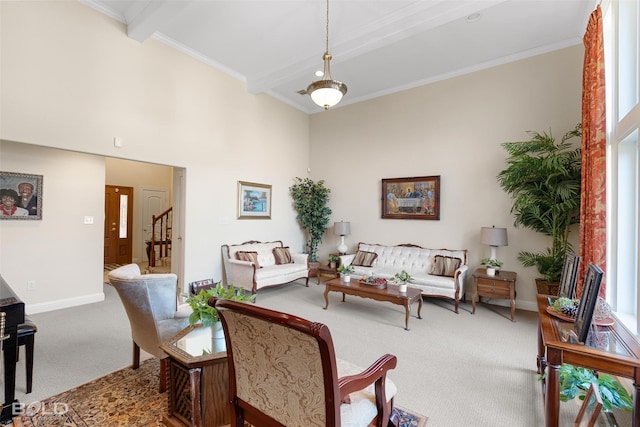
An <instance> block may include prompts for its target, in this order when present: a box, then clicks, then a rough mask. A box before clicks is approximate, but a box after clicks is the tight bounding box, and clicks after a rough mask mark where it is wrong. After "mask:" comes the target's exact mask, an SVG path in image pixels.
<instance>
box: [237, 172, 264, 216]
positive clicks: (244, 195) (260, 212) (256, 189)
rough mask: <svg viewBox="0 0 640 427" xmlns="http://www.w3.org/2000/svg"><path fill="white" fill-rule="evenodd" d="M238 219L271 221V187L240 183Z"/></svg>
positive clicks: (253, 183)
mask: <svg viewBox="0 0 640 427" xmlns="http://www.w3.org/2000/svg"><path fill="white" fill-rule="evenodd" d="M238 219H271V186H270V185H266V184H256V183H255V182H244V181H238Z"/></svg>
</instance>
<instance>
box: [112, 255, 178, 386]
mask: <svg viewBox="0 0 640 427" xmlns="http://www.w3.org/2000/svg"><path fill="white" fill-rule="evenodd" d="M109 283H111V284H112V285H113V287H114V288H115V289H116V291H117V292H118V295H119V296H120V299H121V300H122V304H123V305H124V309H125V311H126V312H127V317H128V318H129V324H130V325H131V337H132V339H133V369H138V367H139V366H140V349H143V350H144V351H146V352H147V353H149V354H151V355H153V356H155V357H157V358H159V359H160V362H161V363H160V392H161V393H162V392H164V391H165V390H166V387H167V357H168V356H167V354H166V353H164V352H163V351H162V350H160V344H161V343H162V342H164V341H166V340H168V339H169V338H171V337H172V336H174V335H175V334H177V333H178V332H179V331H181V330H182V329H184V328H186V327H187V326H188V325H189V318H188V315H187V316H185V314H184V313H179V312H178V311H177V308H178V307H177V298H176V296H177V293H178V289H177V287H178V277H177V276H176V275H175V274H172V273H169V274H141V273H140V268H139V267H138V265H137V264H129V265H125V266H123V267H120V268H117V269H115V270H113V271H111V272H110V273H109Z"/></svg>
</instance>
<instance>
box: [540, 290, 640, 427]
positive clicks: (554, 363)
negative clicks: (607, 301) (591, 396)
mask: <svg viewBox="0 0 640 427" xmlns="http://www.w3.org/2000/svg"><path fill="white" fill-rule="evenodd" d="M548 297H549V295H541V294H539V295H538V297H537V302H538V374H542V373H544V372H545V370H546V371H547V377H546V380H545V381H542V392H543V397H544V413H545V415H544V418H545V426H546V427H557V426H558V425H559V424H558V423H559V410H560V385H559V380H560V374H559V370H560V366H561V365H562V364H563V363H569V364H571V365H575V366H582V367H584V368H588V369H594V370H596V371H601V372H605V373H608V374H611V375H619V376H621V377H626V378H631V379H632V380H633V386H634V399H633V402H634V403H633V419H632V421H633V424H632V425H633V426H634V427H640V394H638V393H639V391H640V343H638V341H637V340H636V338H635V336H634V335H633V334H632V333H631V332H629V330H628V329H627V328H625V327H624V325H623V324H622V323H620V321H619V320H618V319H616V318H615V316H613V317H614V319H615V320H616V322H615V323H614V324H613V325H612V326H599V327H598V333H597V336H596V337H590V338H589V340H588V341H589V342H588V344H589V345H585V344H580V343H577V342H575V341H573V339H572V338H571V335H570V334H571V332H572V331H573V323H568V322H564V321H562V320H560V319H558V318H556V317H555V316H552V315H550V314H549V313H548V312H547V307H548V306H549V301H548ZM591 341H593V342H594V343H593V344H591Z"/></svg>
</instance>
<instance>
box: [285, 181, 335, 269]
mask: <svg viewBox="0 0 640 427" xmlns="http://www.w3.org/2000/svg"><path fill="white" fill-rule="evenodd" d="M289 192H290V194H291V197H292V198H293V206H294V208H295V209H296V211H297V212H298V217H297V218H298V221H299V222H300V224H301V225H302V227H303V228H304V229H305V231H306V233H307V243H306V246H305V252H306V253H308V254H309V262H310V263H315V270H316V271H317V268H318V267H319V264H318V245H319V244H320V242H322V235H323V234H324V231H325V230H326V229H327V227H328V225H329V216H330V215H331V209H329V207H328V206H327V203H328V202H329V193H331V190H329V189H328V188H327V187H325V185H324V181H322V180H321V181H318V182H314V181H313V180H311V179H309V178H305V179H302V178H298V177H296V183H295V184H294V185H292V186H291V187H290V188H289ZM312 270H313V266H312Z"/></svg>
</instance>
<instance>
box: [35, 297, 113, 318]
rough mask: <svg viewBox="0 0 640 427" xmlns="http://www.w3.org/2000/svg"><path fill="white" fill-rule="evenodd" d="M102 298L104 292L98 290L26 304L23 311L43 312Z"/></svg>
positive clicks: (92, 301)
mask: <svg viewBox="0 0 640 427" xmlns="http://www.w3.org/2000/svg"><path fill="white" fill-rule="evenodd" d="M104 298H105V297H104V292H98V293H95V294H91V295H83V296H81V297H75V298H67V299H61V300H56V301H50V302H43V303H38V304H26V305H25V312H26V313H27V314H36V313H45V312H47V311H53V310H59V309H61V308H70V307H76V306H79V305H84V304H91V303H94V302H100V301H104Z"/></svg>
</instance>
